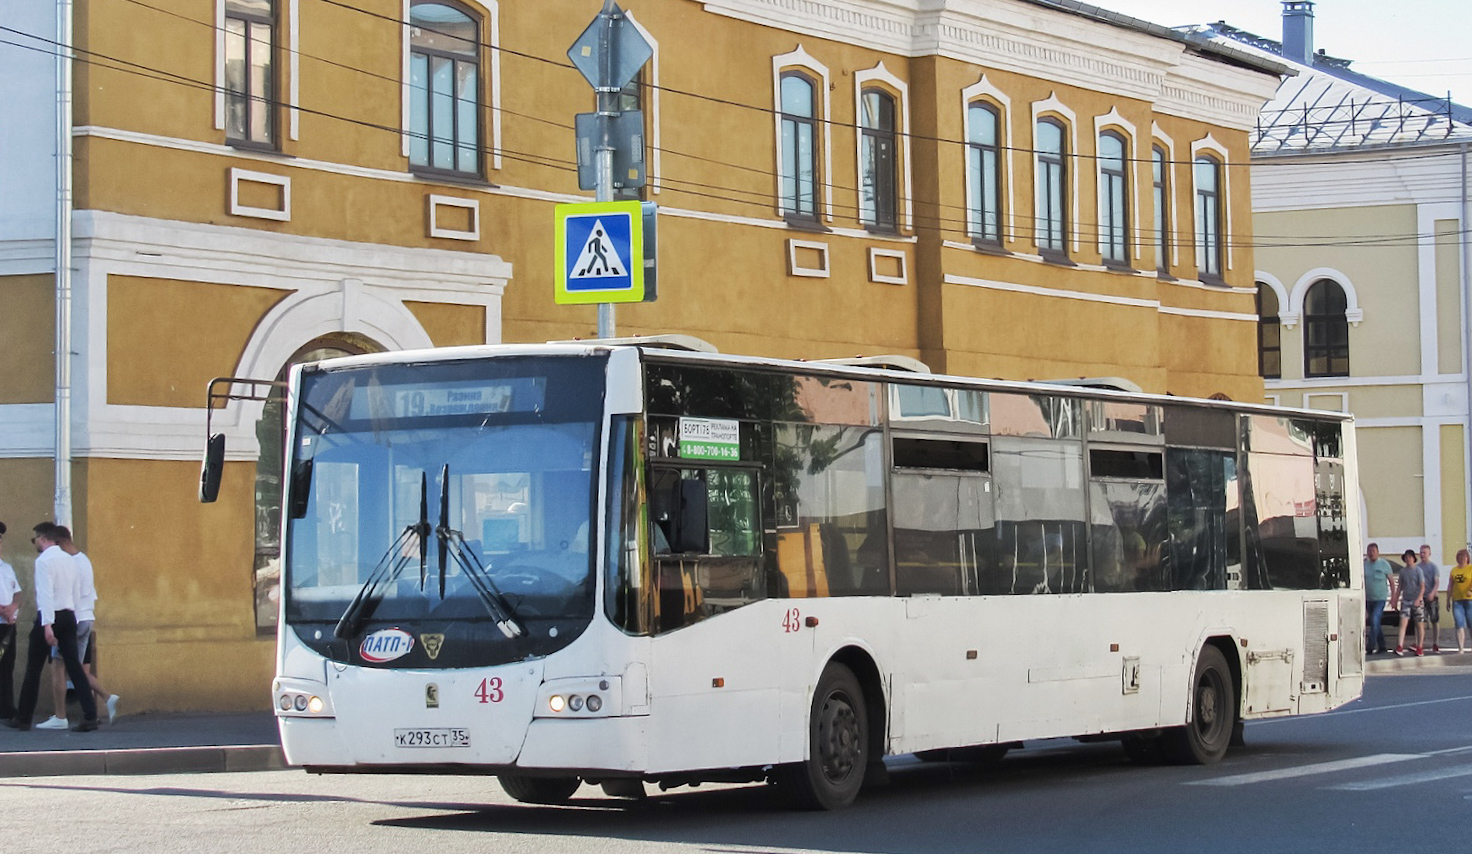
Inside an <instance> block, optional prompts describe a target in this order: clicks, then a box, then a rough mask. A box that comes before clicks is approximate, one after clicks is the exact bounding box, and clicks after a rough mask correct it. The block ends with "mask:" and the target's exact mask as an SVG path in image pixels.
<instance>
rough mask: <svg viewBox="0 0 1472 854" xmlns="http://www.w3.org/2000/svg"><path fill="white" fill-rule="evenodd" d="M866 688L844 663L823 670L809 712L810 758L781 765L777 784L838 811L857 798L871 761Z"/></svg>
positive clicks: (808, 805) (800, 799)
mask: <svg viewBox="0 0 1472 854" xmlns="http://www.w3.org/2000/svg"><path fill="white" fill-rule="evenodd" d="M868 751H869V716H868V714H867V712H866V710H865V707H864V689H863V687H862V686H860V685H859V680H858V678H857V677H855V676H854V673H853V671H852V670H849V669H848V668H847V667H845V666H844V665H842V664H837V663H833V664H830V665H828V668H827V669H826V670H824V671H823V676H822V678H820V679H819V680H818V687H817V689H816V690H815V691H814V692H813V707H812V711H811V712H810V714H809V715H808V758H807V760H806V761H804V762H800V763H797V764H795V765H789V766H785V767H783V768H782V769H780V773H779V775H778V777H777V783H778V785H779V786H781V788H782V789H783V790H784V791H785V792H786V793H787V794H788V796H789V797H791V798H792V800H793V803H794V805H795V806H798V807H801V808H803V809H823V810H836V809H843V808H844V807H847V806H848V805H849V804H852V803H853V802H854V799H855V798H857V797H858V795H859V789H860V788H861V787H862V786H863V785H864V771H865V768H866V766H867V765H868Z"/></svg>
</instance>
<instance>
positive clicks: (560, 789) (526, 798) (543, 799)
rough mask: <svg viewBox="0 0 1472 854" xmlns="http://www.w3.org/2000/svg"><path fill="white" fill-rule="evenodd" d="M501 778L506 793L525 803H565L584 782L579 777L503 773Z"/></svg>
mask: <svg viewBox="0 0 1472 854" xmlns="http://www.w3.org/2000/svg"><path fill="white" fill-rule="evenodd" d="M499 779H500V781H501V788H503V789H505V790H506V794H508V795H510V796H511V797H513V798H515V799H516V800H518V801H521V802H522V803H524V804H565V803H567V800H568V798H571V797H572V793H573V792H576V791H577V790H578V787H579V786H581V785H582V784H583V781H582V780H580V779H578V778H577V777H520V776H517V775H515V774H502V775H501V776H500V778H499Z"/></svg>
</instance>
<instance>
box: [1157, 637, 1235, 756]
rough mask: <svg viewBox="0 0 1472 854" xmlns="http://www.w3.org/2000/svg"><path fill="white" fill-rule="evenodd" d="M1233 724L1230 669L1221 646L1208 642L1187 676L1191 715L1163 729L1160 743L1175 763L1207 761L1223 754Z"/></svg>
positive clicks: (1232, 692) (1233, 703) (1227, 744)
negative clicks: (1194, 670) (1191, 675)
mask: <svg viewBox="0 0 1472 854" xmlns="http://www.w3.org/2000/svg"><path fill="white" fill-rule="evenodd" d="M1236 725H1237V695H1236V691H1235V690H1234V689H1233V686H1232V672H1231V670H1229V669H1228V668H1227V659H1226V658H1225V657H1224V656H1223V655H1222V653H1221V650H1219V649H1217V648H1216V647H1214V646H1209V645H1208V646H1207V647H1205V648H1204V649H1202V650H1201V658H1200V659H1198V660H1197V661H1196V672H1195V674H1194V676H1193V677H1192V679H1191V717H1190V719H1189V720H1187V721H1186V725H1185V726H1183V727H1173V728H1171V729H1169V730H1167V731H1166V732H1165V733H1164V734H1163V735H1162V736H1161V744H1160V746H1161V747H1162V748H1163V749H1164V751H1165V755H1166V757H1167V758H1168V759H1170V760H1171V761H1173V762H1175V763H1177V764H1180V765H1211V764H1214V763H1216V762H1220V761H1221V758H1222V757H1223V756H1225V755H1226V753H1227V747H1228V746H1229V745H1230V744H1231V743H1232V732H1233V731H1234V730H1235V729H1236Z"/></svg>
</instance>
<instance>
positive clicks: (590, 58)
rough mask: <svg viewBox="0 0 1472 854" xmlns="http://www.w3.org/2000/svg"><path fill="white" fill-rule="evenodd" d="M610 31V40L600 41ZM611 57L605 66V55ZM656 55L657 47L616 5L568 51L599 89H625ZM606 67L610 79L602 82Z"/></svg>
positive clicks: (600, 15)
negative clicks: (605, 52) (654, 46)
mask: <svg viewBox="0 0 1472 854" xmlns="http://www.w3.org/2000/svg"><path fill="white" fill-rule="evenodd" d="M604 28H608V29H609V33H608V40H607V42H606V45H605V42H604V40H603V39H602V38H600V36H601V34H602V30H603V29H604ZM605 50H607V51H608V52H609V54H610V56H609V57H608V59H609V62H608V63H606V64H605V63H604V62H603V59H604V56H603V53H604V51H605ZM651 56H654V48H652V47H650V45H649V42H647V41H645V40H644V36H643V35H641V34H640V33H639V30H638V28H637V27H634V26H632V25H630V24H629V22H628V19H627V18H625V17H624V10H623V9H620V8H619V7H618V4H617V3H609V4H607V5H606V6H604V7H603V11H601V12H599V13H598V17H596V18H594V19H593V23H591V24H589V25H588V28H587V29H586V30H583V34H582V35H580V36H578V40H577V41H575V42H573V43H572V47H570V48H568V49H567V58H568V59H571V60H572V64H573V65H575V66H577V69H578V71H581V72H582V73H583V77H584V78H586V79H587V81H588V85H590V86H592V87H594V88H595V89H596V88H599V87H603V88H610V89H622V88H623V87H625V86H627V85H628V84H629V81H631V80H633V79H634V75H636V74H638V73H639V69H641V68H643V67H644V63H646V62H648V61H649V58H650V57H651ZM604 68H607V69H608V71H607V75H608V79H606V80H605V79H603V77H604Z"/></svg>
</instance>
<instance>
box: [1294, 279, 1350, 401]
mask: <svg viewBox="0 0 1472 854" xmlns="http://www.w3.org/2000/svg"><path fill="white" fill-rule="evenodd" d="M1347 308H1348V304H1347V301H1346V299H1345V296H1344V288H1341V287H1340V286H1339V283H1338V282H1334V281H1331V280H1329V279H1320V280H1318V281H1317V282H1314V283H1313V284H1312V285H1310V286H1309V289H1308V293H1307V294H1306V295H1305V296H1304V298H1303V375H1304V376H1306V377H1347V376H1349V319H1348V318H1347V317H1346V316H1345V309H1347Z"/></svg>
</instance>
